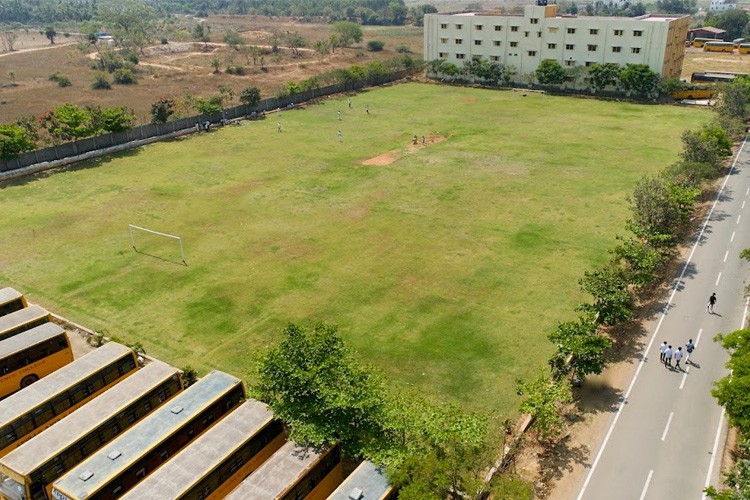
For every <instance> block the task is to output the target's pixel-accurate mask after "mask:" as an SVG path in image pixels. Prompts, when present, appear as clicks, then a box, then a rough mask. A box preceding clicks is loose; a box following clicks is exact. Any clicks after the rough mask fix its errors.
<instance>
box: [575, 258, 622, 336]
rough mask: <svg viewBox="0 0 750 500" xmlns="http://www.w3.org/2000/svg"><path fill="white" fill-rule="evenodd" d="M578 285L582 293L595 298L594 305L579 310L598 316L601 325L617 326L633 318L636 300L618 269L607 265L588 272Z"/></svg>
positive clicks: (586, 305)
mask: <svg viewBox="0 0 750 500" xmlns="http://www.w3.org/2000/svg"><path fill="white" fill-rule="evenodd" d="M578 283H579V284H580V285H581V291H583V292H585V293H588V294H589V295H591V296H592V297H593V298H594V303H593V304H583V305H581V306H580V308H579V309H580V310H582V311H585V312H588V313H591V314H593V315H596V317H597V321H598V322H599V323H601V324H604V325H615V324H617V323H620V322H622V321H627V320H629V319H630V317H631V316H632V314H633V307H634V306H635V300H634V298H633V295H632V294H631V293H630V290H628V281H627V280H626V279H625V276H624V273H623V272H622V270H621V269H619V268H618V267H616V266H613V265H611V264H607V265H605V266H603V267H601V268H599V269H597V270H594V271H589V272H586V273H584V275H583V278H581V280H580V281H579V282H578Z"/></svg>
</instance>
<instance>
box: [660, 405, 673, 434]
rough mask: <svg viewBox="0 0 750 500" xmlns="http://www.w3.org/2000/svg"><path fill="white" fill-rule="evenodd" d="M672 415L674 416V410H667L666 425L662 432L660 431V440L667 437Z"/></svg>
mask: <svg viewBox="0 0 750 500" xmlns="http://www.w3.org/2000/svg"><path fill="white" fill-rule="evenodd" d="M672 417H674V412H673V411H671V412H669V418H668V419H667V425H666V426H665V427H664V432H662V433H661V440H662V441H664V440H665V439H667V432H669V424H671V423H672Z"/></svg>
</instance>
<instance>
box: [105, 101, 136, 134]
mask: <svg viewBox="0 0 750 500" xmlns="http://www.w3.org/2000/svg"><path fill="white" fill-rule="evenodd" d="M97 118H98V120H99V123H98V125H99V126H100V127H101V129H102V130H104V131H105V132H113V133H114V132H125V131H126V130H130V129H131V128H133V125H134V124H135V113H133V110H132V109H126V108H123V107H121V106H116V107H113V108H107V109H105V110H103V111H102V112H101V114H100V115H99V116H98V117H97Z"/></svg>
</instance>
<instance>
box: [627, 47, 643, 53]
mask: <svg viewBox="0 0 750 500" xmlns="http://www.w3.org/2000/svg"><path fill="white" fill-rule="evenodd" d="M630 51H631V52H632V53H633V54H640V53H641V49H640V48H638V47H633V48H632V49H630Z"/></svg>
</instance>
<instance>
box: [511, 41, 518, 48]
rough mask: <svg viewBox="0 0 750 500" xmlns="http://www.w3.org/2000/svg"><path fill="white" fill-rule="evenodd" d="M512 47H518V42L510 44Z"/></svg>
mask: <svg viewBox="0 0 750 500" xmlns="http://www.w3.org/2000/svg"><path fill="white" fill-rule="evenodd" d="M510 46H511V47H518V42H510Z"/></svg>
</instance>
